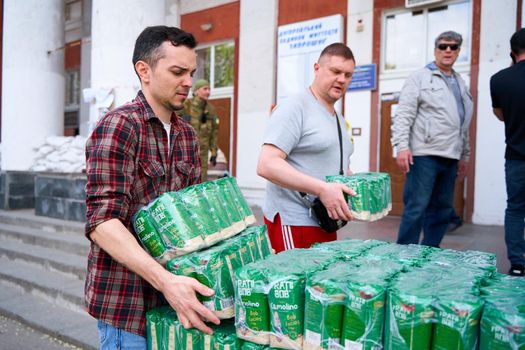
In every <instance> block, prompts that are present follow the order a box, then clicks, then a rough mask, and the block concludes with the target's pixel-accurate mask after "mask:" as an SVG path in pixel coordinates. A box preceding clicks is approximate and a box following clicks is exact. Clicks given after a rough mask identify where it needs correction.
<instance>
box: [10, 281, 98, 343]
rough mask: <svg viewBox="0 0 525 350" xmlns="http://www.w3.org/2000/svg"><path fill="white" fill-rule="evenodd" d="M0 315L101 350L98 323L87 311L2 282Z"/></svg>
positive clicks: (61, 338) (71, 341) (59, 337)
mask: <svg viewBox="0 0 525 350" xmlns="http://www.w3.org/2000/svg"><path fill="white" fill-rule="evenodd" d="M0 313H2V314H3V315H5V316H7V317H9V318H12V319H15V320H17V321H19V322H21V323H23V324H25V325H27V326H29V327H32V328H34V329H36V330H38V331H40V332H43V333H46V334H49V335H51V336H53V337H56V338H58V339H60V340H62V341H64V342H66V343H69V344H72V345H75V346H78V347H80V348H82V349H86V350H95V349H97V348H98V332H97V323H96V320H95V319H94V318H92V317H91V316H89V315H88V314H87V313H86V312H77V311H73V310H71V309H69V308H67V307H64V306H61V305H57V304H56V303H52V302H49V301H47V300H45V299H44V298H41V297H40V296H37V295H35V294H34V293H32V292H27V291H26V290H24V289H23V288H21V287H20V286H18V285H16V284H13V283H12V282H10V281H5V280H3V279H2V280H0ZM21 341H23V340H21Z"/></svg>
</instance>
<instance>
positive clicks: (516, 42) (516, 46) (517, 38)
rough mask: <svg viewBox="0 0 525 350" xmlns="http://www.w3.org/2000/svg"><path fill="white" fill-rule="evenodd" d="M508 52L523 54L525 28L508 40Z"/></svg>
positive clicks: (524, 48) (524, 50)
mask: <svg viewBox="0 0 525 350" xmlns="http://www.w3.org/2000/svg"><path fill="white" fill-rule="evenodd" d="M510 50H511V51H512V52H514V53H515V54H517V55H521V54H522V53H524V52H525V28H521V29H520V30H518V31H517V32H516V33H514V34H512V37H511V38H510Z"/></svg>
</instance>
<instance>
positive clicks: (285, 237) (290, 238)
mask: <svg viewBox="0 0 525 350" xmlns="http://www.w3.org/2000/svg"><path fill="white" fill-rule="evenodd" d="M264 223H265V224H266V227H267V228H268V236H269V237H270V242H271V243H272V248H273V249H275V252H276V253H279V252H282V251H283V250H288V249H294V248H310V247H311V246H312V245H313V244H314V243H318V242H331V241H335V240H336V239H337V232H330V233H327V232H326V231H324V230H323V229H321V228H320V227H317V226H288V225H282V224H281V217H280V216H279V214H277V215H275V218H274V220H273V222H271V221H270V220H268V219H267V218H266V217H265V218H264Z"/></svg>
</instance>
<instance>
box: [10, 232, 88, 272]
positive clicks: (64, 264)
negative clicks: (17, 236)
mask: <svg viewBox="0 0 525 350" xmlns="http://www.w3.org/2000/svg"><path fill="white" fill-rule="evenodd" d="M0 256H5V257H7V258H9V259H19V260H25V261H27V262H31V263H34V264H38V265H40V266H43V267H46V268H48V269H50V270H53V269H54V270H57V271H59V272H61V273H67V274H71V275H73V276H76V277H77V278H78V279H80V280H83V279H84V278H85V276H86V264H87V255H85V256H82V255H79V254H74V253H69V252H64V251H62V250H60V249H56V248H46V247H42V246H37V245H32V244H27V243H25V242H18V241H14V240H10V239H5V237H4V238H3V239H1V240H0Z"/></svg>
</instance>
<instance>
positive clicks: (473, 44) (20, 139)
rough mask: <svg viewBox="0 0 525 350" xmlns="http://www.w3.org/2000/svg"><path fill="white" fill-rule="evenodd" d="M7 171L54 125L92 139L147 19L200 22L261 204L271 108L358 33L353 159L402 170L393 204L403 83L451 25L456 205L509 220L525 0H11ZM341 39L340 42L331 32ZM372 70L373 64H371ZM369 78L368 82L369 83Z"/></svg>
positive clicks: (236, 159) (252, 193)
mask: <svg viewBox="0 0 525 350" xmlns="http://www.w3.org/2000/svg"><path fill="white" fill-rule="evenodd" d="M0 3H1V4H2V11H3V17H2V18H3V21H2V85H1V93H2V100H1V101H2V102H1V104H2V105H1V115H0V122H1V124H0V127H1V147H2V160H1V169H2V171H10V170H27V169H29V168H30V167H31V164H32V159H33V156H34V153H35V148H37V147H38V146H39V145H40V144H42V142H43V141H44V140H45V138H46V137H47V136H50V135H69V136H72V135H76V134H81V135H84V136H87V135H88V133H89V132H90V130H91V128H92V126H93V125H94V123H95V122H96V120H97V119H98V118H99V116H100V115H101V114H103V113H104V112H105V111H106V110H107V109H108V108H113V107H114V106H118V105H120V104H122V103H124V102H126V101H129V100H130V99H132V98H133V97H134V96H135V94H136V91H137V90H138V89H139V81H138V79H137V77H136V75H135V73H134V71H133V67H132V64H131V55H132V51H133V45H134V41H135V39H136V37H137V35H138V34H139V33H140V31H142V29H143V28H144V27H146V26H150V25H158V24H166V25H173V26H179V27H181V28H182V29H185V30H187V31H190V32H192V33H194V35H195V36H196V38H197V40H198V42H199V46H198V48H197V53H198V72H197V74H196V78H206V79H208V80H210V82H211V85H212V86H211V100H212V102H213V103H214V104H215V105H216V106H217V109H218V113H219V118H220V129H219V130H220V135H219V147H220V149H221V150H222V151H223V153H224V154H225V157H226V160H227V162H228V168H229V171H230V173H231V174H232V175H234V176H236V177H237V180H238V182H239V184H240V186H241V188H242V189H243V191H244V193H245V195H246V196H247V198H248V200H249V201H251V202H252V203H255V204H261V203H262V199H263V197H264V187H265V183H264V180H263V179H261V178H260V177H258V176H257V175H256V172H255V168H256V163H257V158H258V154H259V150H260V147H261V143H262V139H263V133H264V130H265V127H266V123H267V121H268V118H269V111H270V108H271V106H272V105H274V104H275V103H278V101H279V99H280V98H283V96H285V95H286V94H287V93H290V92H293V90H294V89H297V88H300V87H301V86H302V85H307V84H308V83H309V82H308V81H307V80H308V75H307V74H309V72H311V70H312V69H313V68H312V67H311V64H312V63H313V61H314V60H315V58H316V55H318V51H316V50H318V48H319V47H321V46H326V45H327V44H328V43H329V42H330V41H333V40H336V41H343V42H345V43H346V44H348V45H349V46H350V47H351V48H352V50H353V52H354V54H355V56H356V61H357V62H356V63H357V65H358V66H359V67H362V69H363V71H362V72H363V73H362V77H364V78H363V79H364V83H363V84H364V85H363V86H364V88H359V87H358V88H355V89H352V90H350V91H348V92H347V94H346V95H345V98H344V101H343V102H342V103H341V104H339V105H338V108H339V110H340V111H341V112H342V113H343V114H344V115H345V117H346V118H347V120H349V122H350V125H351V129H350V130H351V136H352V137H353V139H354V143H355V153H354V155H353V156H352V159H351V162H352V170H353V171H354V172H361V171H386V172H389V173H390V174H391V176H392V184H393V186H392V190H393V194H394V210H393V214H399V213H400V212H401V210H402V203H401V197H400V195H401V191H402V186H403V181H404V180H403V176H402V175H401V174H399V172H398V171H397V167H396V166H395V162H394V160H393V157H392V149H391V146H390V141H389V139H390V128H389V126H390V122H391V116H392V114H393V112H394V111H395V108H396V102H397V98H398V95H399V91H400V90H401V87H402V85H403V82H404V80H405V79H406V78H407V76H408V75H409V74H410V73H411V72H412V71H414V70H416V69H418V68H420V67H422V66H424V65H425V64H426V63H428V62H430V61H432V60H433V54H432V52H433V40H434V38H435V37H436V36H437V34H439V33H440V32H442V31H444V30H455V31H458V32H460V33H461V34H462V35H463V37H464V44H463V46H462V49H461V55H460V58H459V59H458V61H457V63H456V66H455V68H456V70H457V71H458V72H459V73H460V74H461V75H462V76H463V77H464V78H465V81H466V82H467V83H468V84H469V86H470V90H471V93H472V96H473V99H474V103H475V114H474V119H473V122H472V125H471V149H472V158H471V167H470V171H469V174H468V176H467V178H466V180H465V181H463V182H458V184H457V188H456V208H457V210H458V211H459V212H460V213H462V214H463V215H464V217H465V218H466V220H468V221H473V222H474V223H477V224H502V223H503V215H504V209H505V205H506V204H505V201H506V194H505V181H504V167H503V165H504V158H503V156H504V147H505V144H504V131H503V124H502V123H501V122H499V121H498V120H497V119H496V118H495V116H493V115H492V108H491V104H490V92H489V79H490V77H491V76H492V74H494V73H495V72H497V71H498V70H500V69H502V68H505V67H507V66H508V65H509V64H510V58H509V50H510V48H509V38H510V36H511V35H512V33H513V32H515V31H516V29H518V28H521V27H524V26H525V24H524V20H525V19H524V17H525V15H524V14H523V12H524V6H523V0H503V1H502V0H330V1H317V0H265V1H258V0H240V1H239V0H236V1H232V0H148V1H145V0H113V1H104V0H44V1H42V0H25V1H17V0H3V1H0ZM334 38H335V39H334ZM367 74H368V75H367ZM367 84H368V85H367Z"/></svg>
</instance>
